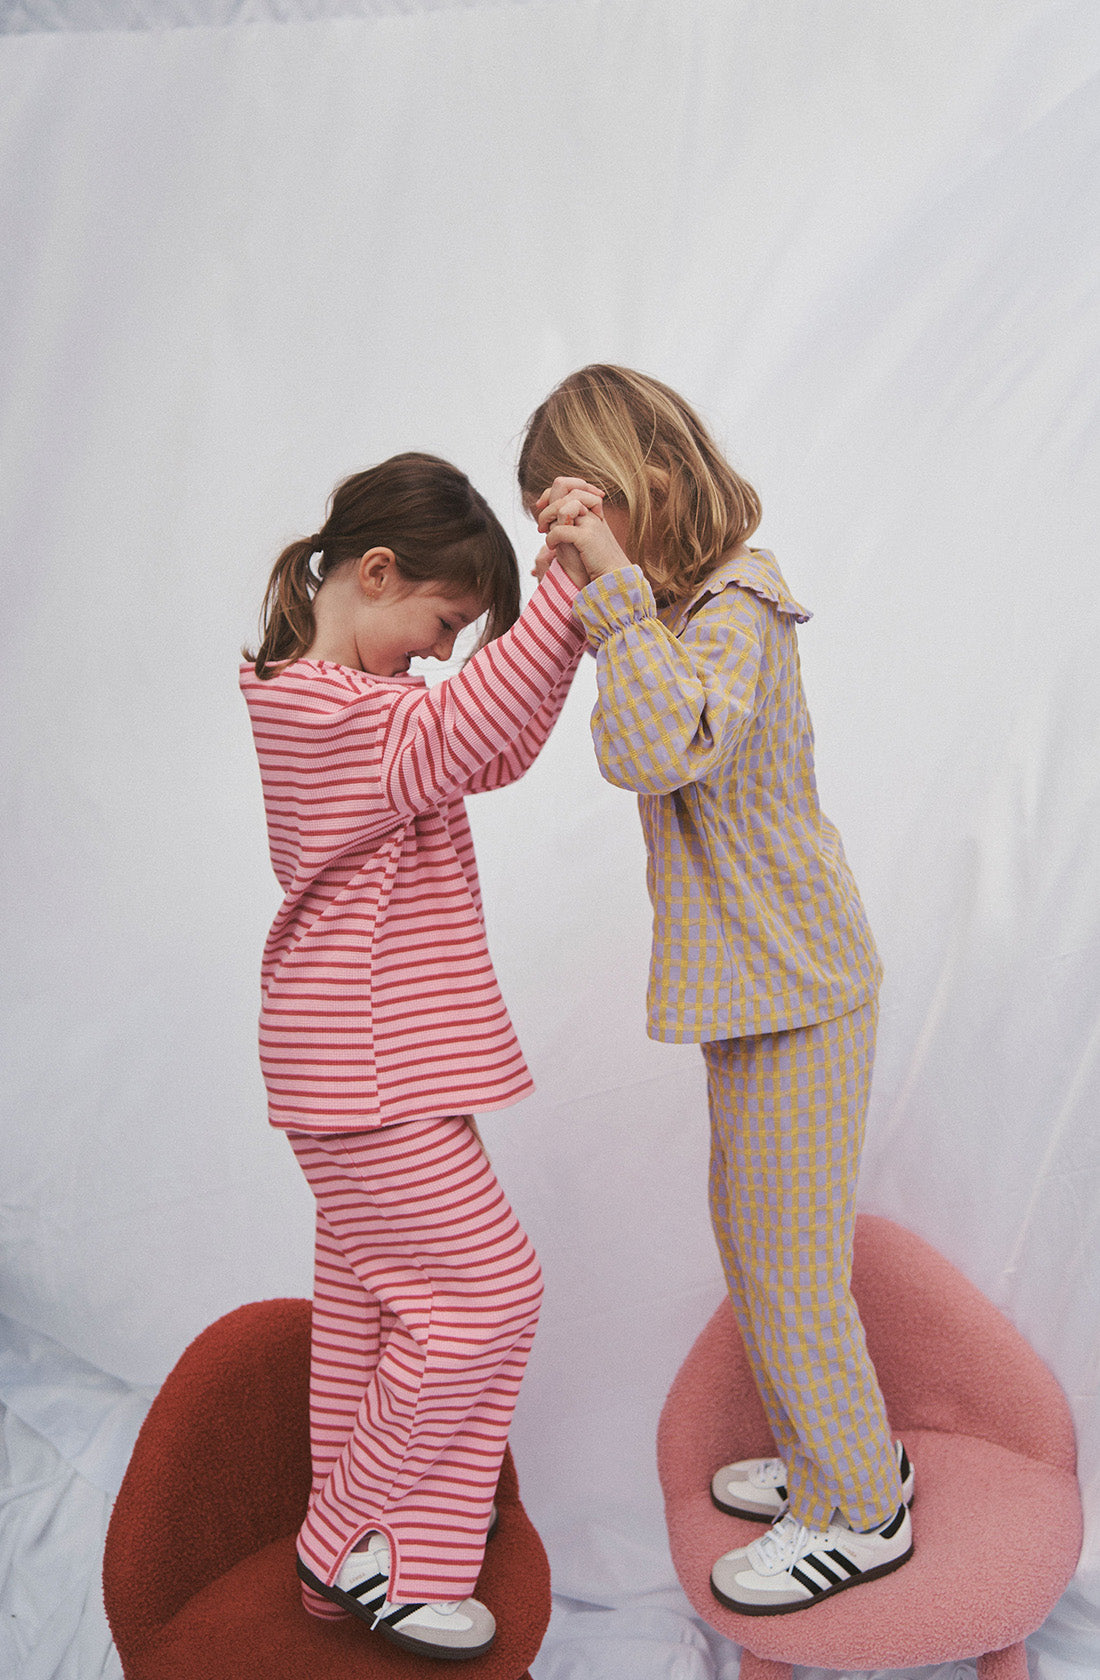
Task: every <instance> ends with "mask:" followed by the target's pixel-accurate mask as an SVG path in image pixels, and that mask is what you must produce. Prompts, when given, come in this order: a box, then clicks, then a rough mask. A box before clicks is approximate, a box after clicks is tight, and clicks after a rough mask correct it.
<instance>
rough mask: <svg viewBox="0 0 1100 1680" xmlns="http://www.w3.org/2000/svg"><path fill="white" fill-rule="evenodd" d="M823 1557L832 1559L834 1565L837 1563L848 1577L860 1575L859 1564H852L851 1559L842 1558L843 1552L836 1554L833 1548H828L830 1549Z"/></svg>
mask: <svg viewBox="0 0 1100 1680" xmlns="http://www.w3.org/2000/svg"><path fill="white" fill-rule="evenodd" d="M825 1556H826V1557H830V1558H832V1560H833V1562H834V1563H839V1565H840V1567H841V1569H846V1570H847V1571H848V1574H849V1575H859V1574H861V1573H862V1572H861V1570H860V1567H859V1564H858V1563H853V1562H852V1560H851V1558H849V1557H845V1556H844V1553H843V1552H838V1551H837V1549H836V1547H835V1546H832V1547H830V1549H829V1550H828V1551H827V1552H826V1553H825ZM839 1579H840V1577H839V1575H838V1576H837V1580H838V1581H839Z"/></svg>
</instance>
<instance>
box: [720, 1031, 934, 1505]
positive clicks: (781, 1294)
mask: <svg viewBox="0 0 1100 1680" xmlns="http://www.w3.org/2000/svg"><path fill="white" fill-rule="evenodd" d="M877 1018H878V1004H877V1001H873V1002H871V1003H868V1004H865V1005H864V1006H863V1007H862V1008H860V1009H856V1010H853V1011H852V1012H851V1013H850V1014H848V1015H842V1016H840V1017H839V1018H838V1019H836V1020H833V1021H821V1022H818V1023H816V1024H815V1025H813V1026H808V1027H796V1028H794V1029H793V1030H791V1031H789V1032H778V1033H762V1034H760V1035H758V1036H756V1037H753V1038H733V1039H724V1040H722V1041H720V1042H718V1043H714V1044H704V1045H703V1046H702V1050H703V1056H704V1059H705V1061H706V1067H707V1089H708V1095H709V1099H710V1115H711V1174H710V1209H711V1219H712V1222H713V1224H714V1232H715V1235H716V1237H717V1239H718V1247H719V1249H720V1250H721V1254H722V1264H723V1266H724V1268H725V1272H726V1281H727V1283H728V1285H729V1292H730V1297H731V1300H732V1302H733V1309H734V1312H735V1313H736V1315H737V1320H738V1323H739V1325H740V1329H741V1334H742V1337H743V1339H744V1343H745V1349H746V1352H747V1353H748V1357H749V1360H750V1362H751V1365H752V1369H753V1374H754V1376H755V1378H756V1384H757V1387H758V1389H759V1391H760V1397H761V1399H762V1401H763V1403H764V1410H765V1412H766V1413H767V1418H768V1422H769V1424H770V1425H771V1429H772V1434H773V1435H774V1437H775V1445H776V1451H777V1453H778V1455H779V1456H780V1457H781V1458H783V1459H784V1460H785V1461H786V1465H787V1487H788V1489H789V1490H790V1502H791V1510H792V1512H793V1513H794V1515H795V1517H796V1518H797V1519H798V1521H799V1522H803V1523H805V1524H807V1526H809V1527H814V1528H822V1527H824V1526H825V1525H826V1524H827V1523H828V1522H829V1521H830V1519H831V1517H832V1514H833V1510H834V1508H837V1509H839V1510H840V1512H841V1514H842V1515H843V1517H844V1518H845V1520H846V1521H847V1522H848V1523H849V1524H850V1526H851V1527H852V1528H859V1529H866V1528H872V1527H875V1526H876V1525H877V1524H879V1523H882V1522H885V1521H886V1520H887V1519H888V1518H889V1517H891V1516H892V1515H893V1513H894V1512H895V1511H896V1510H897V1508H898V1506H899V1504H900V1503H901V1486H900V1482H899V1478H898V1468H897V1459H896V1456H895V1452H894V1448H893V1445H892V1442H891V1437H890V1433H889V1429H888V1427H887V1422H886V1411H885V1407H884V1405H883V1400H882V1393H881V1391H880V1389H879V1385H878V1380H877V1378H876V1376H875V1372H874V1367H873V1366H872V1364H871V1361H870V1358H869V1356H868V1353H867V1342H866V1338H865V1337H864V1333H863V1325H862V1324H861V1322H860V1317H859V1311H858V1308H857V1307H856V1304H855V1301H854V1299H853V1298H852V1292H851V1276H852V1234H853V1229H854V1225H855V1202H856V1179H857V1176H858V1173H859V1157H860V1150H861V1149H862V1146H863V1132H864V1121H865V1117H866V1112H867V1099H868V1096H869V1094H870V1086H871V1070H872V1067H873V1065H874V1052H875V1027H876V1023H877Z"/></svg>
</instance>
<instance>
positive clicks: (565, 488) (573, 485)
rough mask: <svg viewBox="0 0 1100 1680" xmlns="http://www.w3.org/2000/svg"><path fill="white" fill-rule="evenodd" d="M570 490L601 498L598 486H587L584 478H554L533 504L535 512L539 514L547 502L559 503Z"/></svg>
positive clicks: (601, 494)
mask: <svg viewBox="0 0 1100 1680" xmlns="http://www.w3.org/2000/svg"><path fill="white" fill-rule="evenodd" d="M570 490H587V491H589V492H590V493H591V494H592V495H594V496H600V497H602V496H603V491H602V490H601V489H600V487H599V485H597V484H589V482H588V480H587V479H585V478H556V479H555V480H554V482H553V484H551V485H550V487H549V489H548V490H544V491H543V493H542V495H541V496H540V497H539V499H538V501H537V502H536V503H535V509H536V511H537V512H541V510H542V509H543V508H544V507H545V506H546V505H547V503H548V502H557V501H560V500H561V499H562V497H563V496H567V495H568V494H569V492H570Z"/></svg>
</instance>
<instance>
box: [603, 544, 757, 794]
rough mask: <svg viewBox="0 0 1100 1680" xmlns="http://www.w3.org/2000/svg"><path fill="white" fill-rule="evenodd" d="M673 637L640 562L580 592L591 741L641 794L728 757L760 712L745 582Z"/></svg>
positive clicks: (607, 770)
mask: <svg viewBox="0 0 1100 1680" xmlns="http://www.w3.org/2000/svg"><path fill="white" fill-rule="evenodd" d="M722 599H723V602H724V609H725V610H723V611H721V612H719V613H715V612H708V611H707V610H706V608H703V609H702V610H701V611H699V612H697V613H696V614H695V615H694V617H693V618H692V619H691V620H690V622H689V624H688V625H687V628H686V629H685V630H684V631H683V633H682V635H681V636H679V637H677V636H674V635H673V633H672V631H671V630H669V629H668V628H667V627H666V626H665V625H664V624H662V622H661V620H660V619H659V618H658V617H657V608H656V604H655V602H654V599H653V592H652V590H651V589H650V587H649V584H648V583H647V582H646V580H645V578H644V576H643V575H642V573H641V571H640V570H639V569H638V567H637V566H629V567H626V568H623V569H620V570H614V571H609V572H607V573H606V574H604V575H603V576H602V577H599V578H597V579H596V580H595V581H594V582H593V583H592V584H590V585H589V587H588V588H587V589H585V590H584V591H583V593H582V594H581V595H579V596H578V598H577V605H576V613H577V617H578V618H579V619H580V621H581V623H582V624H583V625H584V627H585V629H586V630H587V632H588V636H589V639H590V640H591V641H592V642H593V643H594V644H595V645H596V649H597V659H596V680H597V683H598V686H599V696H600V697H599V702H598V704H597V706H596V710H595V712H594V713H593V716H592V739H593V742H594V744H595V748H596V757H597V759H598V760H599V765H600V770H601V773H602V774H603V776H604V778H605V779H606V780H607V781H609V782H612V783H613V784H614V785H615V786H616V787H622V788H628V789H630V790H631V791H632V792H634V793H672V792H674V791H675V790H676V788H680V787H684V786H686V784H687V783H689V782H695V781H699V780H700V779H701V778H702V777H704V776H706V775H708V774H709V773H710V772H712V771H713V770H715V769H716V768H717V767H718V766H719V765H720V764H722V763H724V762H725V761H726V760H727V759H728V758H729V757H730V756H731V755H732V754H733V752H734V751H735V750H736V748H737V744H738V742H739V740H740V738H741V736H742V735H743V734H744V731H745V729H746V728H747V727H748V724H749V722H750V720H751V718H752V715H753V710H754V706H755V698H756V686H757V679H758V677H759V673H760V657H761V623H762V618H761V615H762V614H763V613H764V612H766V611H767V609H766V608H765V607H764V605H763V603H762V602H761V601H759V600H758V599H757V598H756V597H755V596H754V595H751V594H749V593H748V592H747V591H745V590H742V589H732V590H726V591H724V592H723V597H722Z"/></svg>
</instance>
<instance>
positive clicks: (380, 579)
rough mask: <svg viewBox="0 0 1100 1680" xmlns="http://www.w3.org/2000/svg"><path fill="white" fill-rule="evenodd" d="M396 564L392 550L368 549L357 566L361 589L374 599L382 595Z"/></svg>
mask: <svg viewBox="0 0 1100 1680" xmlns="http://www.w3.org/2000/svg"><path fill="white" fill-rule="evenodd" d="M396 564H397V556H396V555H395V554H394V552H393V549H392V548H368V550H367V552H366V553H365V554H362V555H360V557H359V560H358V562H357V564H356V573H357V575H358V578H359V587H360V588H361V589H362V590H363V591H364V593H365V594H367V595H369V596H371V597H372V598H376V597H377V596H379V595H381V594H382V593H383V591H384V590H385V588H386V585H387V582H388V580H389V578H390V576H391V574H392V572H393V568H394V566H395V565H396Z"/></svg>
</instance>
